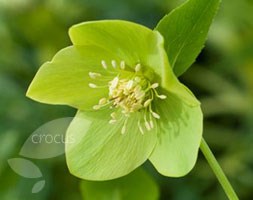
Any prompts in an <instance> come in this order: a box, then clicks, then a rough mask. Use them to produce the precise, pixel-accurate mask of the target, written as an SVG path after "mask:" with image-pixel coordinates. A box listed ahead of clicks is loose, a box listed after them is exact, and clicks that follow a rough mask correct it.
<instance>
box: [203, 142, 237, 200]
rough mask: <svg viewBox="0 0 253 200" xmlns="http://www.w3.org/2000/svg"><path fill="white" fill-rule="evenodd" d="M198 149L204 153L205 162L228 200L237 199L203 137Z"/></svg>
mask: <svg viewBox="0 0 253 200" xmlns="http://www.w3.org/2000/svg"><path fill="white" fill-rule="evenodd" d="M200 149H201V151H202V153H203V154H204V156H205V158H206V160H207V162H208V163H209V165H210V167H211V168H212V170H213V172H214V174H215V175H216V177H217V179H218V181H219V182H220V184H221V186H222V187H223V189H224V192H225V193H226V195H227V197H228V199H229V200H239V198H238V197H237V195H236V193H235V191H234V189H233V187H232V186H231V184H230V183H229V181H228V179H227V177H226V175H225V174H224V172H223V170H222V169H221V167H220V165H219V163H218V162H217V160H216V158H215V157H214V155H213V153H212V151H211V150H210V148H209V147H208V145H207V143H206V141H205V140H204V138H202V141H201V144H200Z"/></svg>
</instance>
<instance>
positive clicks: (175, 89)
mask: <svg viewBox="0 0 253 200" xmlns="http://www.w3.org/2000/svg"><path fill="white" fill-rule="evenodd" d="M167 89H168V91H170V92H171V93H173V94H175V95H177V96H178V97H179V98H180V99H181V100H182V101H184V102H185V103H186V104H188V105H189V106H192V107H194V106H200V102H199V101H198V99H197V98H196V97H195V96H194V94H193V93H192V92H191V90H189V89H188V88H187V87H186V86H185V85H183V84H182V83H180V82H179V81H177V82H175V83H174V84H173V85H171V87H168V88H167Z"/></svg>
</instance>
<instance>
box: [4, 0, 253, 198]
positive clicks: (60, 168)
mask: <svg viewBox="0 0 253 200" xmlns="http://www.w3.org/2000/svg"><path fill="white" fill-rule="evenodd" d="M182 2H183V1H182V0H156V1H154V0H153V1H152V0H127V1H123V0H122V1H120V0H106V1H101V0H92V1H88V0H72V1H67V0H0V199H1V200H23V199H25V200H30V199H31V200H44V199H52V200H53V199H54V200H58V199H59V200H60V199H61V200H79V199H82V198H81V193H80V189H79V188H80V187H79V181H80V180H79V179H77V178H75V177H73V176H72V175H70V173H69V172H68V169H67V167H66V163H65V158H64V156H60V157H57V158H53V159H48V160H41V161H34V162H35V163H36V164H37V165H38V166H39V167H40V169H41V171H42V173H43V175H44V178H45V179H46V180H47V181H46V186H45V188H44V189H43V190H42V191H41V192H40V193H38V194H32V193H31V188H32V186H33V185H34V183H35V182H36V180H34V179H26V178H22V177H21V176H19V175H17V174H16V173H15V172H13V171H12V170H11V169H10V167H9V166H8V163H7V160H8V159H9V158H14V157H19V156H18V153H19V151H20V149H21V147H22V145H23V143H24V141H25V140H26V139H27V137H28V136H29V135H30V134H31V133H32V132H33V131H34V130H35V129H36V128H38V127H39V126H40V125H42V124H44V123H46V122H48V121H50V120H53V119H56V118H60V117H70V116H74V114H75V110H74V109H72V108H68V107H65V106H49V105H43V104H39V103H37V102H33V101H31V100H30V99H28V98H26V97H25V92H26V89H27V87H28V85H29V83H30V82H31V80H32V78H33V76H34V75H35V73H36V71H37V70H38V68H39V66H40V65H41V64H42V63H43V62H45V61H47V60H50V59H51V58H52V56H53V55H54V54H55V53H56V52H57V51H58V50H59V49H61V48H63V47H65V46H68V45H70V40H69V38H68V34H67V31H68V28H69V27H70V26H71V25H73V24H76V23H78V22H82V21H87V20H99V19H112V18H113V19H115V18H117V19H125V20H130V21H134V22H137V23H141V24H144V25H146V26H148V27H150V28H154V26H155V25H156V23H157V22H158V20H159V19H160V18H161V17H162V16H163V15H164V14H166V13H168V12H169V11H170V10H171V9H173V8H175V7H176V6H177V5H179V4H180V3H182ZM252 11H253V1H252V0H233V1H231V0H223V4H222V7H221V9H220V11H219V13H218V15H217V17H216V18H215V21H214V23H213V25H212V28H211V30H210V33H209V37H208V41H207V44H206V47H205V49H204V50H203V52H202V53H201V55H200V56H199V58H198V59H197V62H196V63H195V64H194V65H193V66H192V67H191V68H190V69H189V70H188V71H187V73H185V74H184V75H183V76H182V77H180V79H181V81H182V82H184V83H185V84H186V85H188V86H189V88H190V89H191V90H192V91H193V92H194V93H195V94H196V96H197V97H198V98H199V99H200V100H201V102H202V108H203V112H204V114H205V124H204V136H205V138H206V140H207V142H208V143H209V145H210V147H211V148H212V150H213V151H214V153H215V155H216V157H217V159H218V160H219V162H220V164H221V165H222V167H223V169H224V171H225V172H226V174H227V175H228V177H229V178H230V180H231V182H232V184H233V185H234V187H235V190H236V191H237V193H238V194H239V196H240V197H241V198H240V199H245V200H252V199H253V145H252V144H253V106H252V103H251V102H252V100H253V92H252V91H253V20H252V19H253V12H252ZM146 168H147V170H148V172H149V173H150V174H151V175H152V176H153V177H154V179H155V180H156V182H157V183H158V184H159V188H160V193H161V194H160V199H171V200H202V199H204V200H213V199H217V200H219V199H220V200H222V199H226V196H225V194H224V193H223V191H222V189H221V187H220V185H219V184H218V182H217V180H216V178H215V177H214V175H213V173H212V171H211V169H210V168H209V167H208V165H207V163H206V161H205V159H204V158H203V156H202V154H201V153H200V156H199V159H198V162H197V164H196V166H195V168H194V170H193V171H192V172H191V173H190V174H188V175H187V176H186V177H183V178H179V179H174V178H166V177H162V176H160V175H159V174H157V172H156V171H155V170H154V169H153V168H152V167H151V165H150V164H149V163H147V164H146Z"/></svg>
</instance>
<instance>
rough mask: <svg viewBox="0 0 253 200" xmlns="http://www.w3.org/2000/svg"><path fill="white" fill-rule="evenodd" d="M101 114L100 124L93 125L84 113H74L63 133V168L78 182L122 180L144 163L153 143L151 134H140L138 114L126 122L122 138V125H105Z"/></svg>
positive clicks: (107, 114) (154, 134)
mask: <svg viewBox="0 0 253 200" xmlns="http://www.w3.org/2000/svg"><path fill="white" fill-rule="evenodd" d="M102 112H104V120H102V119H101V120H95V121H92V119H89V118H88V117H86V115H87V116H89V114H88V113H85V114H84V113H83V112H78V113H77V116H76V117H75V119H74V120H73V122H72V123H71V125H70V127H69V129H68V131H67V138H66V141H67V143H66V158H67V165H68V167H69V170H70V172H71V173H72V174H73V175H75V176H77V177H79V178H82V179H86V180H109V179H114V178H117V177H121V176H124V175H126V174H128V173H130V172H131V171H133V170H134V169H135V168H137V167H138V166H140V165H141V164H142V163H143V162H145V161H146V160H147V159H148V157H149V156H150V154H151V152H152V150H153V149H154V146H155V143H156V139H157V135H156V132H155V131H150V132H146V133H145V134H144V135H143V134H141V133H140V131H139V129H138V126H137V121H138V119H137V118H138V117H139V113H137V114H135V115H134V116H131V117H130V118H129V121H128V123H127V126H126V132H125V133H124V134H122V133H121V129H122V127H123V121H122V120H119V121H118V122H117V123H116V124H109V123H108V121H109V113H108V111H102ZM106 112H107V113H106ZM89 117H90V116H89Z"/></svg>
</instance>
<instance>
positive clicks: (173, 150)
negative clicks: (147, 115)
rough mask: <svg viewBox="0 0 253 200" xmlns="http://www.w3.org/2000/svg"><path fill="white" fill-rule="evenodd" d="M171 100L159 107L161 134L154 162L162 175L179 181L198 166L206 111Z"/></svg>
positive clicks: (175, 98)
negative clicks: (197, 161) (197, 160)
mask: <svg viewBox="0 0 253 200" xmlns="http://www.w3.org/2000/svg"><path fill="white" fill-rule="evenodd" d="M167 97H168V98H167V99H166V100H163V101H161V103H160V104H157V110H158V112H159V114H160V116H161V119H160V126H159V129H160V130H158V131H159V135H158V141H157V145H156V147H155V149H154V151H153V153H152V155H151V157H150V161H151V162H152V163H153V165H154V166H155V168H156V169H157V170H158V171H159V172H160V173H161V174H163V175H165V176H172V177H179V176H183V175H185V174H187V173H188V172H189V171H190V170H191V169H192V168H193V166H194V165H195V162H196V159H197V155H198V149H199V146H200V141H201V137H202V124H203V119H202V111H201V109H200V106H197V107H192V106H189V105H188V104H186V103H185V102H184V101H182V100H180V98H178V97H176V96H174V95H173V94H167Z"/></svg>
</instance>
